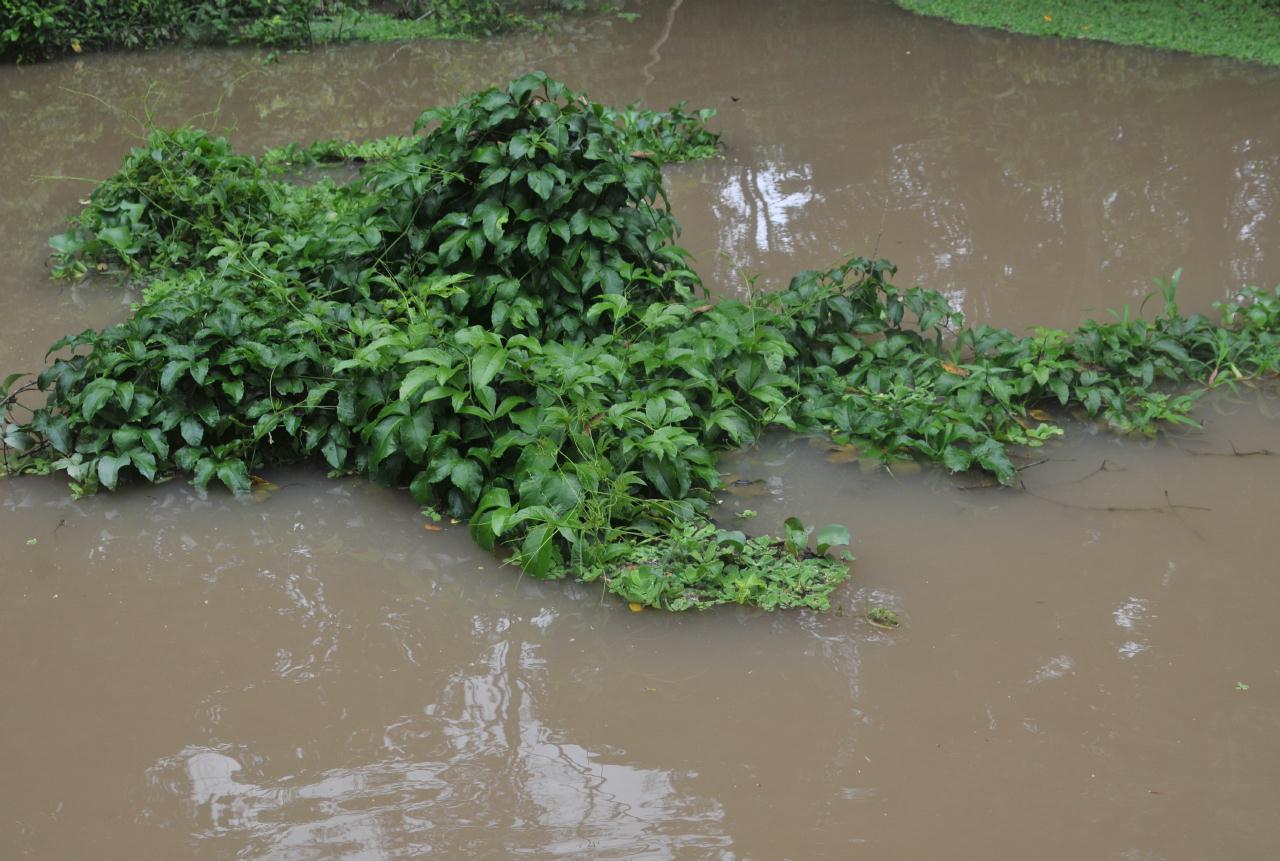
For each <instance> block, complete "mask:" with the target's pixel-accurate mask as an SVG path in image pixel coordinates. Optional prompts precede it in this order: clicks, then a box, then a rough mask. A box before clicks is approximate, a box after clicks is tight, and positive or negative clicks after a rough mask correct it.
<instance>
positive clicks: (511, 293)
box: [3, 74, 1280, 609]
mask: <svg viewBox="0 0 1280 861" xmlns="http://www.w3.org/2000/svg"><path fill="white" fill-rule="evenodd" d="M705 119H706V116H705V115H691V114H688V113H686V112H685V111H684V109H683V108H679V109H675V110H673V111H671V112H668V113H666V114H653V113H646V112H640V111H636V110H630V111H615V110H611V109H609V108H606V107H603V106H600V105H597V104H593V103H591V102H589V101H588V100H587V99H586V98H585V97H582V96H580V95H579V94H577V93H574V92H572V91H570V90H568V89H567V88H565V87H564V86H563V85H562V84H559V83H558V82H555V81H553V80H550V79H548V78H547V77H546V76H544V75H541V74H534V75H529V76H526V77H524V78H521V79H519V80H517V81H515V82H513V83H512V84H511V85H509V86H508V87H506V88H504V89H494V90H487V91H484V92H482V93H477V94H475V95H473V96H471V97H468V98H466V99H464V100H463V101H462V102H460V103H459V104H458V105H457V106H455V107H452V108H441V109H435V110H431V111H427V112H426V113H424V114H423V115H422V117H421V118H420V120H419V122H418V126H419V127H420V128H421V129H427V132H426V134H424V135H421V136H417V137H414V138H412V139H398V140H394V141H388V142H385V143H384V144H382V145H380V146H375V147H365V148H363V150H357V149H353V148H352V147H351V145H344V144H336V145H335V144H320V145H316V146H313V147H311V148H306V149H300V148H296V147H295V148H292V149H286V150H283V151H278V152H277V153H275V154H273V155H272V156H271V157H270V158H269V159H266V160H255V159H251V158H247V157H244V156H241V155H238V154H236V153H234V152H233V151H232V150H231V148H230V146H229V145H228V144H227V143H226V142H225V141H224V140H222V139H219V138H214V137H211V136H209V135H207V134H205V133H203V132H199V131H196V130H191V129H184V130H179V131H177V132H173V133H166V132H155V133H153V134H152V136H151V138H150V140H149V141H148V142H147V144H146V146H143V147H139V148H138V149H135V150H134V152H133V153H131V154H130V156H129V158H128V159H127V160H126V162H125V165H124V167H123V169H122V171H121V172H120V173H119V174H117V175H116V176H115V177H112V178H111V179H109V180H108V181H107V182H105V183H103V185H102V186H100V187H99V188H98V189H97V191H95V193H94V194H93V196H92V199H91V202H90V205H89V206H88V208H87V209H86V210H85V212H84V213H83V215H82V216H81V218H80V219H79V221H78V223H77V225H76V226H75V227H74V228H73V229H72V230H71V231H70V232H68V233H67V234H63V235H62V236H59V237H55V239H54V240H53V245H54V248H55V252H56V257H57V262H58V266H59V271H60V272H62V273H63V274H76V273H79V272H82V271H84V270H85V269H86V268H88V267H90V266H93V265H95V264H103V265H108V266H110V265H115V266H117V267H120V268H121V269H123V270H125V271H126V272H128V273H130V275H131V277H133V278H135V279H137V280H138V281H139V282H141V283H142V284H143V285H144V298H143V301H142V302H141V303H140V304H139V306H138V307H137V309H136V312H135V314H134V316H133V318H132V319H131V320H129V321H128V322H127V323H124V324H122V325H119V326H114V327H110V328H107V329H105V330H102V331H88V332H84V333H82V334H80V335H76V336H72V337H69V338H66V339H64V340H63V341H61V342H59V343H58V344H57V345H55V347H54V349H55V350H58V351H62V352H61V353H60V354H59V358H56V359H55V360H54V361H53V362H52V364H51V365H50V366H49V367H48V368H46V369H45V371H43V372H42V373H41V374H40V375H39V377H38V378H37V380H36V381H34V382H28V381H24V380H22V379H18V378H15V379H10V380H8V381H6V385H5V389H6V392H5V396H4V402H3V406H4V409H5V416H6V417H5V424H4V428H3V435H4V444H5V457H6V463H7V464H8V465H9V467H10V469H13V470H20V471H35V472H50V471H62V472H65V473H67V475H68V476H69V477H70V479H71V482H72V487H73V490H74V491H75V492H77V493H92V492H94V491H96V490H98V489H100V488H107V489H112V488H114V487H116V486H117V484H118V483H119V482H120V480H121V476H122V475H137V476H140V477H142V478H145V479H147V480H152V481H155V480H161V479H164V478H167V477H169V476H171V475H175V474H185V475H190V476H191V477H192V480H193V482H194V483H195V484H197V485H200V486H204V485H207V484H208V483H209V482H211V481H214V480H215V479H216V480H218V481H220V482H221V483H223V484H225V485H227V486H228V487H230V488H231V489H232V490H235V491H237V492H243V491H245V490H246V489H247V488H248V487H249V483H250V480H251V475H252V473H253V472H254V471H255V470H257V469H260V468H262V467H264V466H268V465H271V464H278V463H286V462H292V461H297V460H301V459H306V458H319V459H322V460H323V461H325V462H326V463H327V464H328V466H329V467H330V468H331V469H332V470H333V471H334V472H335V473H339V474H346V473H355V474H363V475H368V476H370V477H372V478H374V479H376V480H379V481H382V482H386V483H389V484H394V485H400V486H407V487H408V488H409V489H410V491H411V492H412V493H413V494H414V496H415V498H416V499H418V501H419V502H421V503H422V504H423V505H429V506H433V507H435V508H439V509H441V510H446V511H448V512H450V513H451V514H453V515H455V516H458V517H463V518H467V519H468V522H469V528H470V531H471V534H472V535H473V536H474V537H475V539H476V540H477V541H478V542H479V543H480V544H481V545H482V546H484V547H486V548H489V549H497V548H499V547H501V548H505V549H506V550H507V551H509V552H511V553H512V554H513V558H514V561H515V562H516V563H518V564H519V565H520V566H521V567H523V568H524V570H525V571H526V572H527V573H529V574H530V575H532V576H535V577H560V576H566V575H571V576H575V577H578V578H580V579H583V580H586V581H589V582H594V581H599V582H603V583H604V584H605V586H606V588H607V589H608V590H609V591H611V592H613V593H615V594H617V595H619V596H621V597H623V598H624V599H626V600H628V601H632V602H635V603H638V604H642V605H647V606H657V607H665V608H668V609H685V608H691V607H705V606H710V605H713V604H717V603H722V602H728V601H736V602H741V603H751V604H757V605H759V606H762V607H766V608H770V609H772V608H784V607H799V606H805V607H814V608H822V607H825V606H827V601H828V595H829V594H830V592H831V591H832V589H834V588H835V586H836V585H837V584H838V583H839V582H841V581H842V580H843V579H844V578H845V577H846V576H847V569H846V567H845V565H844V563H843V562H841V561H839V560H836V559H832V558H828V557H827V556H826V551H827V549H828V547H831V546H839V545H841V544H844V543H846V542H847V541H848V533H847V532H846V531H845V530H843V528H840V527H829V528H827V529H825V530H822V531H821V532H820V533H819V535H818V538H817V545H818V550H819V552H818V553H816V554H815V553H812V552H809V551H808V550H807V539H808V532H807V530H805V529H804V527H803V526H801V525H800V524H798V523H795V522H792V521H789V522H788V524H787V528H786V531H785V534H784V536H783V537H782V538H781V539H778V540H775V539H769V538H755V539H749V538H747V537H746V536H745V535H744V534H742V533H740V532H735V531H732V530H726V529H722V528H720V527H719V526H717V525H716V524H715V523H714V522H712V521H711V520H710V519H709V514H710V512H711V511H712V508H711V505H712V493H713V491H714V490H716V489H717V488H718V487H719V486H720V478H719V475H718V473H717V471H716V466H715V456H716V453H717V452H719V451H723V450H725V449H729V448H733V447H737V446H741V445H745V444H749V443H751V442H752V441H754V440H755V439H756V438H757V437H758V436H759V434H760V433H761V432H762V431H763V430H764V429H765V428H766V427H769V426H782V427H786V428H790V429H793V430H795V431H798V432H805V433H824V434H828V435H831V436H833V437H834V438H835V439H836V440H838V441H840V442H854V443H858V444H860V445H863V446H865V447H866V448H867V449H868V450H869V451H870V452H873V453H875V454H877V455H879V456H881V457H883V458H885V459H893V458H902V457H912V456H920V457H924V458H927V459H930V460H934V461H938V462H941V463H943V464H945V465H946V466H947V467H948V468H949V469H951V470H953V471H959V470H966V469H970V468H978V469H983V470H987V471H989V472H991V473H993V474H995V475H996V476H997V477H998V478H999V479H1000V480H1001V481H1004V482H1010V481H1012V480H1013V479H1014V477H1015V474H1016V469H1015V467H1014V464H1013V462H1012V460H1011V458H1010V456H1009V452H1008V448H1009V446H1020V445H1038V444H1040V443H1041V442H1043V441H1044V440H1045V439H1047V438H1049V437H1051V436H1053V435H1055V434H1057V433H1060V432H1061V431H1060V429H1059V428H1058V427H1057V426H1056V424H1055V422H1054V420H1053V418H1052V417H1051V416H1050V415H1049V414H1048V413H1045V412H1041V410H1043V409H1046V408H1049V409H1052V408H1054V407H1059V408H1078V409H1080V410H1083V411H1085V412H1087V413H1088V414H1090V415H1094V416H1097V417H1099V418H1100V419H1102V420H1104V421H1106V422H1107V423H1108V424H1110V425H1111V426H1112V427H1114V428H1116V429H1118V430H1121V431H1125V432H1146V433H1150V432H1153V431H1154V429H1155V427H1156V426H1157V424H1158V423H1159V422H1162V421H1174V422H1187V421H1190V419H1189V418H1188V412H1189V410H1190V408H1191V405H1192V403H1193V400H1194V397H1195V395H1196V392H1195V391H1194V390H1189V389H1188V386H1190V385H1193V384H1195V385H1201V386H1203V385H1213V384H1216V383H1218V382H1221V381H1227V380H1236V379H1243V378H1248V377H1256V376H1260V375H1264V374H1270V373H1273V372H1274V371H1275V368H1276V367H1277V362H1278V361H1280V341H1278V340H1277V337H1278V333H1280V295H1277V294H1275V293H1263V292H1259V291H1255V290H1250V291H1246V293H1245V294H1243V295H1242V297H1241V298H1240V299H1239V301H1237V302H1234V303H1231V304H1228V305H1226V306H1225V307H1224V308H1223V317H1222V319H1221V321H1219V322H1211V321H1210V320H1208V319H1206V318H1204V317H1202V316H1198V315H1193V316H1189V317H1188V316H1184V315H1182V314H1181V313H1180V312H1179V311H1178V308H1177V305H1176V302H1175V292H1176V276H1175V278H1173V279H1171V280H1170V281H1169V282H1166V283H1164V284H1163V289H1164V292H1165V306H1164V309H1163V312H1162V313H1161V314H1160V315H1159V316H1158V317H1156V318H1155V319H1154V320H1151V321H1145V320H1141V319H1137V318H1133V317H1130V316H1129V315H1128V314H1127V313H1126V314H1124V315H1120V316H1118V317H1117V319H1115V320H1113V321H1110V322H1097V323H1094V322H1091V323H1088V324H1086V325H1085V326H1083V327H1081V328H1080V329H1078V330H1077V331H1076V332H1074V333H1067V332H1062V331H1057V330H1037V331H1035V332H1034V333H1033V334H1032V335H1031V336H1028V337H1022V336H1017V335H1014V334H1013V333H1011V332H1008V331H1006V330H1000V329H993V328H990V327H975V328H967V327H965V326H964V323H963V320H962V318H961V316H960V314H958V313H957V312H956V311H954V310H953V309H951V308H950V307H949V306H948V305H947V303H946V301H945V299H944V298H943V297H941V296H940V295H939V294H937V293H934V292H930V291H925V290H922V289H919V288H912V289H910V290H907V291H905V292H900V291H898V290H897V289H896V288H895V287H893V285H892V284H891V283H889V280H888V278H889V277H890V276H891V275H892V273H893V271H894V270H893V267H892V266H891V265H889V264H888V263H886V262H884V261H872V260H866V259H863V258H855V259H853V260H850V261H847V262H846V263H844V264H842V265H840V266H837V267H834V268H832V269H828V270H824V271H811V272H804V273H801V274H799V275H797V276H796V278H795V279H793V280H792V282H791V284H790V286H789V287H788V288H786V289H784V290H779V291H777V292H773V293H765V294H762V295H759V296H755V297H752V298H751V299H749V300H747V301H738V300H724V301H720V302H711V301H708V300H707V297H706V296H705V295H704V291H703V288H702V285H701V283H700V281H699V279H698V277H697V275H696V274H695V273H694V272H693V271H692V270H691V269H689V268H688V266H687V261H686V254H685V252H684V251H682V250H681V249H680V248H679V247H678V246H677V245H675V237H676V234H677V231H678V225H677V223H676V222H675V220H674V218H673V217H672V215H671V214H670V207H669V206H668V205H667V201H666V199H665V196H664V192H663V186H662V176H661V172H660V169H659V160H660V158H661V159H666V160H671V159H676V158H679V157H681V156H687V155H691V154H698V155H702V154H706V152H707V151H708V150H709V148H711V147H713V146H714V143H715V138H714V135H712V134H711V133H710V132H708V131H707V130H706V129H705V127H704V126H703V125H702V120H705ZM659 154H661V155H660V156H659ZM357 155H361V156H362V157H365V158H372V159H373V160H372V161H370V162H369V163H368V164H367V165H365V166H364V167H363V168H362V171H361V176H360V179H359V180H358V181H356V182H352V183H348V184H343V185H340V184H336V183H334V182H331V181H328V180H322V181H320V182H316V183H313V184H310V185H299V184H296V183H291V182H286V181H284V180H283V179H282V178H281V177H280V176H279V175H278V168H279V166H280V165H282V164H286V163H295V164H308V163H313V162H315V161H325V160H331V159H333V158H338V157H344V158H345V157H349V156H357ZM34 388H39V389H41V390H43V391H44V392H45V393H46V394H47V401H46V402H45V403H44V404H43V405H41V406H37V407H34V409H33V411H31V412H23V410H24V409H25V408H24V407H22V406H20V400H21V398H22V397H23V396H24V394H25V393H26V392H29V391H32V390H33V389H34Z"/></svg>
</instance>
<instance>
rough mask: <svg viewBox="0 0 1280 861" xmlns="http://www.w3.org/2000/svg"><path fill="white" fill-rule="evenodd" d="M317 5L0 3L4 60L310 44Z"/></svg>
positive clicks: (305, 0)
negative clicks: (171, 46) (198, 46)
mask: <svg viewBox="0 0 1280 861" xmlns="http://www.w3.org/2000/svg"><path fill="white" fill-rule="evenodd" d="M320 11H323V4H319V3H317V2H315V0H200V2H194V3H189V2H182V0H60V2H52V3H50V2H46V0H0V59H16V60H24V61H29V60H42V59H46V58H48V57H52V56H56V55H58V54H65V53H68V52H71V51H76V52H79V51H81V50H87V49H93V48H150V47H153V46H155V45H158V44H161V43H164V42H173V41H187V42H196V43H218V44H225V43H229V42H237V41H247V42H254V43H258V44H264V45H299V44H306V43H308V42H310V31H309V25H310V22H311V20H312V18H313V17H315V15H316V14H317V12H320Z"/></svg>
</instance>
